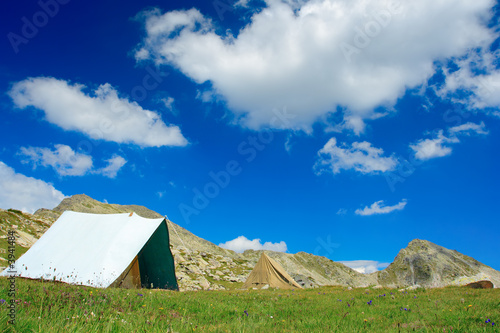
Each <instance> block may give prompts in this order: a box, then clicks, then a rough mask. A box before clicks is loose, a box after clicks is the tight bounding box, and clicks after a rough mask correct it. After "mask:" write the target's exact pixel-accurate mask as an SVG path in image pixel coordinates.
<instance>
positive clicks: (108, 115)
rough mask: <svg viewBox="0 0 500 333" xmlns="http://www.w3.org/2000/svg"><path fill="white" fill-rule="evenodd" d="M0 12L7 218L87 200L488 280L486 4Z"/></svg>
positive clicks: (490, 75)
mask: <svg viewBox="0 0 500 333" xmlns="http://www.w3.org/2000/svg"><path fill="white" fill-rule="evenodd" d="M5 6H6V7H7V10H3V11H2V12H1V14H0V15H1V19H0V22H1V23H0V29H1V35H2V36H4V37H3V38H2V44H1V48H2V51H1V57H0V91H1V94H0V112H1V116H2V121H1V123H0V124H1V125H0V126H1V131H0V137H1V142H2V145H1V147H0V161H1V164H0V174H1V176H2V177H1V180H0V187H1V189H2V191H1V192H2V193H1V194H0V207H1V208H17V209H22V210H25V211H28V212H33V211H34V210H36V209H38V208H41V207H45V208H53V207H55V206H56V205H57V204H58V203H59V202H60V200H61V199H62V198H64V197H65V196H70V195H74V194H80V193H85V194H87V195H89V196H91V197H93V198H95V199H97V200H100V201H107V202H110V203H119V204H139V205H144V206H147V207H148V208H150V209H153V210H155V211H157V212H159V213H162V214H167V215H168V217H169V218H170V219H171V220H172V221H174V222H176V223H178V224H179V225H181V226H183V227H185V228H187V229H188V230H190V231H191V232H193V233H194V234H196V235H198V236H200V237H202V238H205V239H207V240H209V241H211V242H213V243H215V244H223V245H224V246H226V247H228V248H232V249H235V250H239V251H241V250H244V249H246V248H256V249H260V248H265V249H274V250H278V251H287V252H290V253H296V252H299V251H305V252H309V253H314V254H318V255H323V256H326V257H328V258H330V259H332V260H335V261H345V262H347V263H348V264H349V265H351V266H353V267H356V268H358V269H359V270H364V271H365V272H368V271H373V270H374V269H381V268H383V267H384V266H385V265H386V264H387V263H390V262H391V261H392V260H393V259H394V257H395V256H396V254H397V252H398V251H399V250H400V249H401V248H404V247H405V246H406V245H407V243H408V242H409V241H411V240H412V239H415V238H420V239H427V240H429V241H432V242H434V243H437V244H439V245H442V246H445V247H447V248H451V249H456V250H458V251H460V252H462V253H464V254H467V255H470V256H472V257H474V258H476V259H478V260H479V261H481V262H483V263H485V264H487V265H490V266H492V267H493V268H496V269H500V259H499V257H498V255H497V254H498V253H499V252H500V245H499V244H500V242H498V238H499V236H500V232H499V224H498V202H499V195H498V188H499V185H500V177H499V175H498V172H497V169H498V163H499V160H500V158H499V154H498V152H499V142H500V140H499V139H500V110H499V106H500V69H499V50H498V45H499V38H498V37H499V25H498V18H499V15H498V8H499V6H498V4H497V3H496V2H495V1H489V0H477V1H474V2H469V1H461V2H457V1H454V0H442V1H439V2H438V1H431V0H420V1H416V0H409V1H402V2H398V1H382V0H379V1H371V2H370V3H369V4H366V2H364V1H361V0H354V1H352V0H351V1H343V0H311V1H278V0H269V1H265V2H262V1H245V0H240V1H239V2H234V1H233V2H231V1H228V0H216V1H205V2H197V1H183V2H182V3H180V2H179V3H166V2H160V1H141V3H138V2H132V1H114V0H107V1H100V2H97V1H86V2H82V1H78V0H48V1H43V0H42V1H39V2H37V1H25V2H22V3H20V2H14V1H8V2H7V3H6V4H4V7H5ZM356 260H364V261H362V262H350V261H356ZM349 262H350V263H349Z"/></svg>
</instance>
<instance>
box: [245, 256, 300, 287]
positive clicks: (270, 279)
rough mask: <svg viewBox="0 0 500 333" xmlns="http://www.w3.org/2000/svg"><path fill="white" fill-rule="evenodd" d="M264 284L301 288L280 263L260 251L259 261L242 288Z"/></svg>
mask: <svg viewBox="0 0 500 333" xmlns="http://www.w3.org/2000/svg"><path fill="white" fill-rule="evenodd" d="M266 284H267V285H269V287H271V288H281V289H291V288H300V289H302V287H301V286H300V285H299V284H298V283H297V282H295V280H294V279H293V278H292V277H291V276H290V275H288V273H287V272H286V271H285V270H284V269H283V267H281V265H280V264H278V263H277V262H276V261H274V260H273V259H272V258H270V257H269V256H268V255H267V254H265V253H264V252H262V255H261V256H260V259H259V261H258V262H257V264H256V265H255V267H254V269H253V270H252V272H251V273H250V275H249V276H248V278H247V280H246V282H245V284H244V285H243V288H253V287H256V288H261V287H263V286H265V285H266Z"/></svg>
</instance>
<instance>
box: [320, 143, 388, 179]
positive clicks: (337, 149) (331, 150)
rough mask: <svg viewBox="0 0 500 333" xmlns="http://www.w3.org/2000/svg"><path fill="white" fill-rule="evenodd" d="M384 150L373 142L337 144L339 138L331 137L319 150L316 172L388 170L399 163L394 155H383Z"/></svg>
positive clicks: (374, 171)
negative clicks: (373, 144) (374, 145)
mask: <svg viewBox="0 0 500 333" xmlns="http://www.w3.org/2000/svg"><path fill="white" fill-rule="evenodd" d="M383 154H384V151H383V150H382V149H380V148H375V147H373V146H372V145H371V143H369V142H366V141H363V142H354V143H353V144H352V146H351V147H349V146H347V145H346V144H343V145H341V146H338V145H337V139H336V138H331V139H330V140H328V142H327V143H326V144H325V146H324V147H323V148H321V150H320V151H319V152H318V160H317V161H316V164H315V166H314V168H315V170H316V173H317V174H320V173H323V172H326V171H328V172H332V173H333V174H337V173H339V172H340V171H342V170H351V169H353V170H355V171H358V172H361V173H364V174H369V173H377V172H386V171H391V170H393V169H394V168H395V167H396V165H397V160H396V159H395V158H394V157H383Z"/></svg>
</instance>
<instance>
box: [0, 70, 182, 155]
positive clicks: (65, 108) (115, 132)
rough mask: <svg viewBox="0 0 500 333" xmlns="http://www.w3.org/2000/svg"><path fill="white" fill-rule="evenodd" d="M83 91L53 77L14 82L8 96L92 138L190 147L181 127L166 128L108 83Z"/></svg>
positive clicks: (68, 128) (157, 116)
mask: <svg viewBox="0 0 500 333" xmlns="http://www.w3.org/2000/svg"><path fill="white" fill-rule="evenodd" d="M84 88H85V86H83V85H81V84H70V83H68V82H66V81H64V80H57V79H55V78H51V77H36V78H28V79H26V80H23V81H20V82H17V83H15V84H14V85H13V87H12V89H11V90H10V91H9V95H10V97H11V98H12V99H13V101H14V103H15V105H16V106H17V107H19V108H22V109H24V108H26V107H29V106H32V107H35V108H37V109H40V110H42V111H44V112H45V118H46V120H47V121H48V122H50V123H53V124H55V125H57V126H59V127H61V128H63V129H64V130H73V131H78V132H81V133H84V134H86V135H88V136H89V137H90V138H92V139H96V140H99V139H103V140H107V141H114V142H118V143H132V144H136V145H139V146H143V147H161V146H185V145H186V144H187V140H186V139H185V138H184V136H182V134H181V131H180V129H179V127H177V126H174V125H169V126H167V125H166V124H165V123H164V122H163V120H162V119H161V117H160V116H159V115H158V114H157V113H155V112H153V111H149V110H145V109H143V108H142V107H141V106H140V105H139V104H137V103H136V102H131V101H129V100H128V99H126V98H120V97H119V96H118V92H117V91H116V90H115V89H114V88H113V87H112V86H111V85H110V84H109V83H106V84H103V85H100V86H99V87H98V88H97V89H96V90H94V91H93V93H92V94H86V93H85V92H84V91H83V90H84Z"/></svg>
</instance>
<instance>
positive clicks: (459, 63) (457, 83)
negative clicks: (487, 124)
mask: <svg viewBox="0 0 500 333" xmlns="http://www.w3.org/2000/svg"><path fill="white" fill-rule="evenodd" d="M498 56H499V51H496V53H494V54H492V53H489V51H484V49H479V50H474V51H471V52H469V53H468V54H467V55H466V56H464V57H461V58H458V59H455V61H454V62H453V63H454V65H455V66H456V67H458V69H457V70H450V69H448V68H444V75H445V77H446V79H445V85H444V86H443V87H441V88H440V89H439V90H438V91H437V93H438V95H440V96H441V97H443V98H447V99H451V100H453V101H455V102H459V103H463V104H465V105H466V106H467V108H473V109H486V113H490V114H491V115H495V113H496V112H497V111H494V110H487V108H498V107H499V106H500V69H498V68H497V65H496V63H497V62H498ZM477 73H480V74H477ZM464 92H466V93H464ZM457 93H460V94H457Z"/></svg>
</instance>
